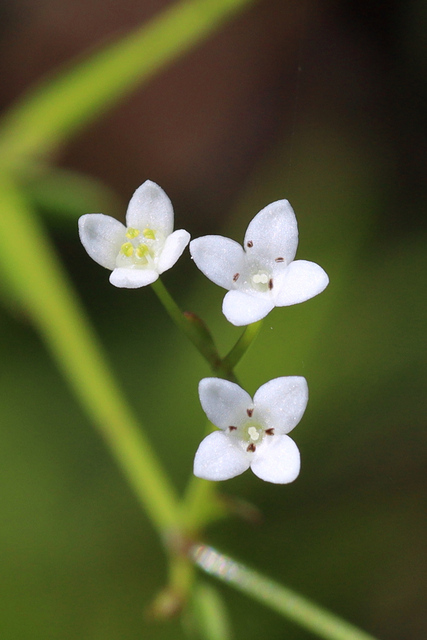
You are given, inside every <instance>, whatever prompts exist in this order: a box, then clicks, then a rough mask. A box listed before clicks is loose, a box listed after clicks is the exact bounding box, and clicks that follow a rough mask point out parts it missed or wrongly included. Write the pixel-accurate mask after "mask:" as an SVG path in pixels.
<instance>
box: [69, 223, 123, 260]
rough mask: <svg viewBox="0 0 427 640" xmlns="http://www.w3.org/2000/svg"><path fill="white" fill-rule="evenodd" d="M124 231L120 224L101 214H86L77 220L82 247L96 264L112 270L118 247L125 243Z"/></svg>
mask: <svg viewBox="0 0 427 640" xmlns="http://www.w3.org/2000/svg"><path fill="white" fill-rule="evenodd" d="M125 234H126V229H125V227H124V226H123V225H122V223H121V222H119V221H118V220H116V219H115V218H111V217H110V216H105V215H104V214H103V213H87V214H86V215H84V216H81V218H79V235H80V240H81V242H82V245H83V246H84V248H85V249H86V251H87V252H88V254H89V255H90V257H91V258H92V259H93V260H95V262H97V263H98V264H100V265H101V266H102V267H105V268H106V269H114V267H115V266H116V258H117V255H118V253H119V251H120V247H121V246H122V244H123V243H124V242H126V235H125Z"/></svg>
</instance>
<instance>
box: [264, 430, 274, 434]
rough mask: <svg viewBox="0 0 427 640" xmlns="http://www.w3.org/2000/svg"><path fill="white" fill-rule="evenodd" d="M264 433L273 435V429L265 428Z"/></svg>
mask: <svg viewBox="0 0 427 640" xmlns="http://www.w3.org/2000/svg"><path fill="white" fill-rule="evenodd" d="M265 433H266V434H267V435H268V436H274V429H266V430H265Z"/></svg>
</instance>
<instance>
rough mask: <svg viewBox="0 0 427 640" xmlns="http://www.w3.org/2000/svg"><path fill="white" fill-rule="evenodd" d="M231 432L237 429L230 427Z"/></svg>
mask: <svg viewBox="0 0 427 640" xmlns="http://www.w3.org/2000/svg"><path fill="white" fill-rule="evenodd" d="M228 428H229V429H230V431H236V429H237V427H228Z"/></svg>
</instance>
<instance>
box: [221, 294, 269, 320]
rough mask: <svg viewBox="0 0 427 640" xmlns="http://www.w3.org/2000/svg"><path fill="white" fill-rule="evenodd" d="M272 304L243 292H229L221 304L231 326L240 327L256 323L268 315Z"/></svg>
mask: <svg viewBox="0 0 427 640" xmlns="http://www.w3.org/2000/svg"><path fill="white" fill-rule="evenodd" d="M273 308H274V302H273V301H272V300H271V299H270V298H267V297H264V296H262V294H261V295H259V296H256V295H249V294H248V293H244V292H243V291H236V290H234V291H229V292H228V293H226V294H225V297H224V301H223V303H222V312H223V314H224V315H225V317H226V318H227V320H228V321H229V322H231V324H234V325H235V326H236V327H242V326H244V325H247V324H252V322H257V320H261V318H265V316H266V315H267V314H268V313H270V311H271V310H272V309H273Z"/></svg>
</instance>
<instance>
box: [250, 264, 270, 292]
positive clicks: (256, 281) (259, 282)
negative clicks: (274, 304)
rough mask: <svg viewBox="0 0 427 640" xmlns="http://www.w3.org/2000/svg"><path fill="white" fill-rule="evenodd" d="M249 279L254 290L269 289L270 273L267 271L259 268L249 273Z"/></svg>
mask: <svg viewBox="0 0 427 640" xmlns="http://www.w3.org/2000/svg"><path fill="white" fill-rule="evenodd" d="M250 279H251V284H252V288H253V289H255V290H256V291H268V290H269V289H271V286H270V282H271V274H269V273H268V271H264V270H263V269H259V270H258V271H256V272H255V273H253V274H252V275H251V277H250Z"/></svg>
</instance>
